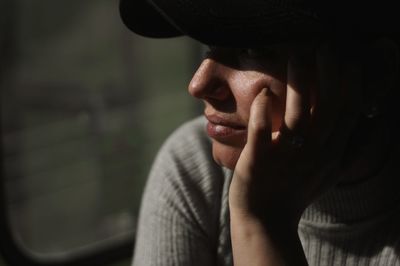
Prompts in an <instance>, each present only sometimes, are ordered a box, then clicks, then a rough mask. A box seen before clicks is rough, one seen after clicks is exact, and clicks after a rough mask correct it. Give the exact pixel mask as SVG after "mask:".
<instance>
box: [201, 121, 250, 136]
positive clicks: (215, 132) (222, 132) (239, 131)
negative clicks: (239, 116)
mask: <svg viewBox="0 0 400 266" xmlns="http://www.w3.org/2000/svg"><path fill="white" fill-rule="evenodd" d="M246 132H247V130H246V128H232V127H228V126H222V125H217V124H214V123H211V122H208V123H207V134H208V135H209V136H210V137H211V138H214V139H216V140H225V139H229V138H232V137H233V138H236V137H238V136H240V137H243V135H244V136H246Z"/></svg>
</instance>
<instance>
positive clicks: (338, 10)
mask: <svg viewBox="0 0 400 266" xmlns="http://www.w3.org/2000/svg"><path fill="white" fill-rule="evenodd" d="M388 1H389V0H381V1H380V2H379V3H370V4H367V2H366V1H362V2H361V1H354V0H353V1H351V0H336V1H335V0H329V1H318V0H121V1H120V12H121V17H122V20H123V21H124V23H125V24H126V25H127V26H128V28H130V29H131V30H132V31H133V32H135V33H137V34H140V35H143V36H146V37H153V38H168V37H176V36H181V35H187V36H190V37H192V38H194V39H196V40H198V41H200V42H202V43H205V44H208V45H221V46H238V47H252V46H262V45H265V44H271V43H277V42H284V41H290V40H300V41H301V40H306V39H309V38H315V37H320V36H324V35H327V34H328V35H332V34H334V35H339V36H344V35H350V36H354V35H358V34H370V33H373V34H381V33H388V34H393V33H394V32H398V31H399V30H398V29H397V27H398V26H397V24H398V22H399V21H398V20H397V17H398V16H397V14H396V12H395V10H396V9H395V7H394V6H395V5H394V3H393V4H388V3H389V2H388ZM393 2H394V1H393ZM390 3H391V2H390ZM378 4H379V6H378Z"/></svg>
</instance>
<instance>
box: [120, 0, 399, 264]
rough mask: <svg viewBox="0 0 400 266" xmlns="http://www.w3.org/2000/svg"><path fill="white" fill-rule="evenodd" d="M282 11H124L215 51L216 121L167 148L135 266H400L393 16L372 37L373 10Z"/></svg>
mask: <svg viewBox="0 0 400 266" xmlns="http://www.w3.org/2000/svg"><path fill="white" fill-rule="evenodd" d="M243 2H244V1H243ZM277 3H278V1H274V2H271V3H268V2H267V1H263V2H260V1H246V3H241V2H240V1H236V2H235V1H233V2H232V3H229V4H225V3H222V1H214V2H210V3H207V2H205V1H203V2H202V1H197V2H196V1H192V2H179V1H174V0H169V1H168V0H165V1H161V0H155V1H152V2H151V5H150V4H146V3H145V2H142V3H138V1H129V0H123V1H122V2H121V14H122V17H123V19H124V21H125V23H126V24H127V25H128V27H130V28H131V29H132V30H133V31H135V32H137V33H139V34H142V35H145V36H150V37H171V36H177V35H182V34H183V33H185V34H187V35H189V36H191V37H193V38H195V39H198V40H199V41H201V42H203V43H205V44H208V45H211V46H210V50H209V52H208V53H207V56H206V58H205V59H204V61H203V62H202V64H201V65H200V67H199V69H198V70H197V72H196V73H195V75H194V76H193V79H192V81H191V82H190V84H189V93H190V94H191V95H193V96H194V97H196V98H199V99H201V100H202V101H204V103H205V111H204V116H205V118H206V119H204V118H199V119H196V120H194V121H191V122H189V123H187V124H185V125H184V126H182V127H181V128H180V129H178V130H177V131H176V132H175V133H174V134H173V135H172V136H171V137H170V138H169V140H168V141H167V142H166V144H165V145H164V146H163V148H162V149H161V151H160V152H159V155H158V157H157V159H156V161H155V163H154V166H153V169H152V172H151V173H150V177H149V180H148V183H147V187H146V191H145V194H144V198H143V203H142V209H141V213H140V221H139V227H138V236H137V242H136V248H135V257H134V265H231V264H232V263H233V262H234V263H235V265H307V264H309V265H333V264H335V265H336V264H338V265H370V264H374V265H400V256H399V247H400V243H399V239H400V237H399V234H398V233H399V228H398V226H397V225H398V222H399V218H400V212H399V210H400V205H399V200H400V196H399V193H398V191H397V188H398V183H399V181H398V172H397V169H396V168H397V167H395V166H396V163H397V162H398V158H397V147H396V146H395V145H394V144H396V143H394V144H393V143H391V140H393V139H395V136H396V135H397V132H396V129H397V127H396V124H397V117H396V113H395V111H396V108H395V103H396V101H395V99H396V96H397V91H398V90H397V86H398V80H397V79H398V70H399V69H398V46H397V44H396V43H395V42H394V41H393V40H392V39H390V38H388V34H377V33H380V32H381V31H382V32H383V29H384V30H385V33H387V30H388V29H389V28H390V26H391V25H392V24H391V23H392V21H391V17H390V18H387V17H384V18H382V19H381V20H379V22H380V23H381V24H379V25H375V27H376V28H374V32H373V33H374V34H371V33H368V34H367V33H365V31H364V32H363V33H361V32H362V31H361V28H360V25H361V26H365V25H367V24H368V23H370V20H365V21H364V20H363V18H367V17H369V16H368V12H372V10H369V11H365V13H363V14H360V15H359V16H357V17H356V19H353V17H352V16H350V15H349V14H348V13H346V12H342V13H340V14H339V15H340V16H339V15H338V14H336V13H335V12H337V11H338V9H336V10H335V9H332V10H333V11H332V10H330V12H331V13H329V12H327V10H326V9H319V8H320V7H311V5H305V4H304V3H303V4H302V5H299V3H298V1H297V2H293V3H285V4H286V5H284V6H282V5H279V4H277ZM380 11H382V12H383V9H382V10H380V9H379V8H378V9H375V10H373V12H374V15H375V17H376V16H377V14H379V12H380ZM343 13H344V14H343ZM277 14H278V15H277ZM382 14H383V13H382ZM149 16H150V17H149ZM321 16H324V17H323V18H321ZM338 17H340V20H339V19H338ZM250 18H251V19H250ZM282 18H283V19H282ZM146 19H147V20H150V21H152V22H153V24H155V26H153V25H150V24H149V22H148V21H146ZM385 23H386V24H385ZM210 25H212V27H210ZM254 25H256V26H254ZM344 26H346V27H348V28H347V31H346V32H344V33H343V32H340V33H338V32H339V31H338V29H341V30H345V28H344ZM350 33H351V34H350ZM304 36H306V37H307V38H304ZM271 40H273V41H271ZM237 47H245V48H237ZM210 142H211V143H210Z"/></svg>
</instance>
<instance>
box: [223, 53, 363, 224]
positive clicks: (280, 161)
mask: <svg viewBox="0 0 400 266" xmlns="http://www.w3.org/2000/svg"><path fill="white" fill-rule="evenodd" d="M310 50H311V49H308V48H300V49H296V50H295V51H292V54H291V55H290V59H289V63H288V71H287V73H288V74H287V94H286V110H285V114H284V119H283V123H282V125H281V130H280V131H279V132H275V133H273V132H271V110H269V108H271V105H272V104H271V101H272V98H273V97H272V96H271V92H270V91H269V90H268V89H263V90H262V91H261V92H260V93H259V94H258V96H257V97H256V98H255V100H254V102H253V104H252V107H251V114H250V120H249V124H248V139H247V144H246V146H245V147H244V149H243V151H242V153H241V156H240V158H239V160H238V162H237V165H236V168H235V171H234V177H233V180H232V184H231V187H230V194H229V200H230V207H231V209H235V210H237V211H241V212H244V213H247V214H251V215H254V216H256V217H259V218H262V219H265V220H267V221H268V222H273V221H272V220H276V221H277V222H282V221H287V222H288V223H289V221H288V220H290V223H294V224H296V223H297V222H298V220H299V219H300V216H301V213H302V212H303V210H304V209H305V208H306V206H307V205H308V204H309V203H310V202H311V201H312V200H314V199H315V198H316V197H317V196H318V195H320V194H321V193H322V192H323V191H324V190H325V189H327V188H328V187H330V186H332V185H333V184H334V183H335V182H337V181H338V180H336V179H334V178H332V177H333V176H332V173H333V171H335V170H336V169H337V167H338V164H339V163H340V159H341V158H342V155H343V153H344V151H345V148H346V146H347V141H348V139H349V136H350V135H351V132H352V131H353V127H354V124H355V121H356V119H357V117H358V115H359V112H360V99H361V77H360V76H361V72H360V71H359V69H360V68H359V67H358V66H357V65H355V63H354V62H340V61H338V58H339V57H338V55H337V54H336V51H334V50H333V49H331V48H330V47H323V48H320V49H319V50H318V51H315V52H314V51H310ZM316 80H318V82H319V84H318V86H315V85H314V84H315V83H316V82H315V81H316ZM343 85H345V86H346V87H343ZM341 87H342V89H340V88H341ZM296 138H297V141H298V142H299V141H300V140H302V139H304V143H302V145H301V147H299V145H300V143H297V145H296V143H293V142H296Z"/></svg>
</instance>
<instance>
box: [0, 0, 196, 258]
mask: <svg viewBox="0 0 400 266" xmlns="http://www.w3.org/2000/svg"><path fill="white" fill-rule="evenodd" d="M117 2H118V1H109V0H96V1H95V0H86V1H79V0H68V1H67V0H60V1H52V0H42V1H28V0H18V1H16V0H7V1H3V2H2V3H1V5H2V6H3V7H5V8H3V7H2V8H1V9H0V17H2V18H3V19H2V20H1V23H2V25H1V27H2V28H1V34H2V38H1V39H0V40H1V42H2V44H1V46H0V47H1V51H0V55H1V58H2V59H1V60H0V61H1V62H0V64H1V66H0V71H1V72H0V78H1V80H0V82H1V83H0V86H1V87H0V89H1V108H2V109H1V112H2V117H1V119H2V124H1V126H2V159H3V175H2V177H3V179H2V182H3V183H2V185H3V187H4V189H3V190H4V191H3V192H4V195H5V201H4V203H5V205H6V206H5V207H6V209H5V211H6V213H5V215H6V216H5V217H6V219H7V221H8V222H9V224H10V228H9V229H10V230H11V235H12V238H13V240H14V241H15V243H16V245H17V246H18V247H19V248H20V251H21V252H23V253H24V254H25V255H26V256H27V257H30V258H31V259H32V261H37V262H43V263H45V262H46V263H48V262H62V261H66V262H68V261H71V260H73V259H77V258H83V257H85V256H86V255H87V254H92V253H95V252H96V251H100V250H107V249H108V248H112V247H115V246H118V245H121V244H125V243H130V242H132V239H133V238H134V235H135V225H136V218H137V217H136V216H137V212H138V208H139V202H140V197H141V192H142V188H143V185H144V182H145V179H146V176H147V172H148V170H149V167H150V165H151V162H152V160H153V158H154V156H155V153H156V152H157V149H158V148H159V146H160V145H161V143H162V142H163V140H164V139H165V138H166V137H167V135H168V134H170V133H171V132H172V130H174V129H175V128H176V127H177V126H178V125H179V124H180V123H182V122H183V121H185V120H188V119H190V118H191V117H194V116H195V115H196V114H197V113H198V111H197V110H198V107H197V105H196V104H195V103H194V101H193V100H192V99H190V97H189V96H188V94H187V91H186V86H187V84H188V82H189V78H190V76H191V74H192V73H193V71H194V67H195V65H196V64H197V62H198V60H197V59H198V58H197V55H198V51H199V47H198V46H196V45H195V44H194V43H193V42H192V41H191V40H189V39H185V38H178V39H170V40H162V41H161V40H159V41H154V40H148V39H144V38H141V37H138V36H135V35H134V34H132V33H130V32H129V31H128V30H127V29H126V28H125V27H124V26H123V24H122V22H121V21H120V18H119V14H118V3H117ZM173 51H176V53H174V52H173ZM166 62H170V63H171V64H172V65H171V64H169V65H168V64H166ZM0 264H1V262H0Z"/></svg>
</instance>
